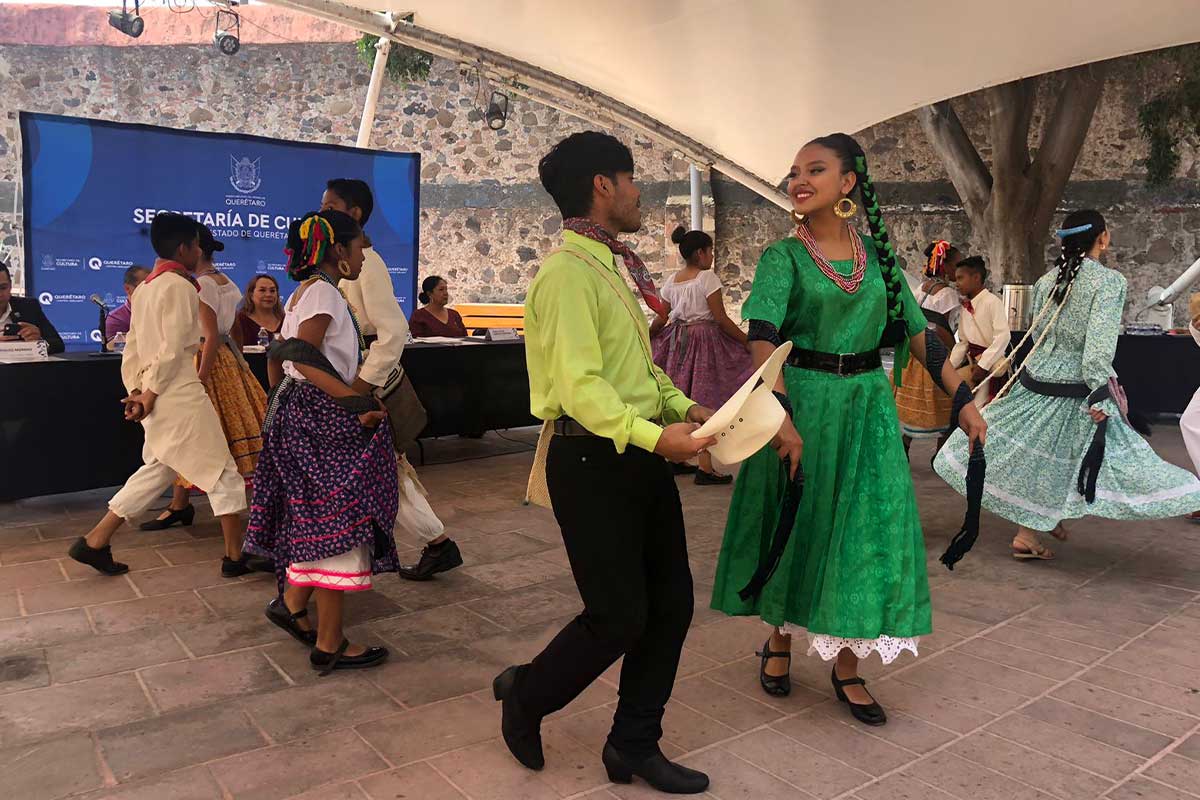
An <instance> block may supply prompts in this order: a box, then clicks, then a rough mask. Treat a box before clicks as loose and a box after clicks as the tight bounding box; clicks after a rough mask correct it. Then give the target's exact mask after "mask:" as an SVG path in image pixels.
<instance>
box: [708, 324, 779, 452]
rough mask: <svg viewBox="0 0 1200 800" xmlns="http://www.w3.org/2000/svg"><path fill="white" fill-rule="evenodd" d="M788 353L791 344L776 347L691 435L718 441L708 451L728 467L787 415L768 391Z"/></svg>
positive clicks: (767, 436) (757, 447) (755, 449)
mask: <svg viewBox="0 0 1200 800" xmlns="http://www.w3.org/2000/svg"><path fill="white" fill-rule="evenodd" d="M791 351H792V343H791V342H784V343H783V344H781V345H779V347H777V348H775V352H774V353H772V354H771V356H770V358H768V359H767V360H766V361H764V362H763V365H762V366H761V367H759V368H758V369H757V370H756V371H755V373H754V374H753V375H751V376H750V378H749V380H747V381H746V382H745V383H744V384H742V388H740V389H738V390H737V391H736V392H735V393H734V395H733V397H730V398H729V400H727V401H726V402H725V404H724V405H723V406H721V407H720V408H718V409H717V410H716V411H715V412H714V413H713V415H712V416H711V417H710V418H709V420H708V422H705V423H704V424H703V425H701V426H700V427H699V428H698V429H697V430H695V431H693V432H692V436H693V437H694V438H696V439H707V438H709V437H712V438H715V439H716V440H717V443H716V444H714V445H713V446H712V447H710V448H708V452H709V453H711V454H712V456H713V458H715V459H716V460H717V461H720V462H721V463H722V464H730V465H732V464H737V463H739V462H741V461H744V460H746V459H747V458H749V457H750V456H751V455H753V454H754V453H757V452H758V451H759V450H760V449H762V447H763V445H765V444H766V443H767V442H769V441H771V440H772V439H774V438H775V434H777V433H779V426H781V425H783V420H784V418H785V417H786V416H787V412H785V411H784V410H783V406H781V405H780V404H779V401H778V400H776V399H775V395H773V394H771V392H772V390H773V389H774V388H775V381H776V380H778V378H779V372H780V370H782V369H783V363H784V361H786V360H787V357H788V353H790V352H791ZM760 380H761V382H762V385H761V386H759V381H760ZM756 386H757V388H755V387H756Z"/></svg>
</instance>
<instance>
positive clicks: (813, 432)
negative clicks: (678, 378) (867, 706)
mask: <svg viewBox="0 0 1200 800" xmlns="http://www.w3.org/2000/svg"><path fill="white" fill-rule="evenodd" d="M866 250H867V261H868V263H867V273H866V277H865V279H864V280H863V283H862V286H861V287H860V288H859V290H858V292H856V293H855V294H853V295H851V294H847V293H846V292H844V291H842V290H841V289H840V288H838V287H837V285H835V284H834V283H833V281H831V280H830V279H829V278H827V277H825V276H824V275H823V274H822V273H821V271H820V270H819V269H818V267H817V265H816V264H815V263H813V260H812V258H811V257H810V256H809V254H808V251H807V249H805V247H804V245H803V244H802V243H801V242H800V241H799V240H798V239H796V238H795V237H792V238H788V239H784V240H783V241H780V242H776V243H775V244H773V245H771V246H770V247H769V248H767V250H766V252H764V253H763V255H762V258H761V260H760V261H759V263H758V271H757V273H756V275H755V277H754V287H753V289H752V290H751V293H750V297H749V299H748V300H747V301H746V304H745V306H744V307H743V308H742V316H743V317H744V318H746V319H753V320H762V321H764V322H769V323H771V324H773V325H775V326H776V327H777V328H778V329H779V333H780V337H781V338H782V339H783V340H789V339H790V340H791V341H792V342H793V343H794V344H795V346H796V347H800V348H806V349H809V350H819V351H822V352H826V353H861V352H865V351H868V350H873V349H875V348H876V347H878V346H879V339H880V336H881V335H882V333H883V328H884V324H885V322H886V321H887V309H886V290H885V289H884V283H883V276H882V274H881V272H880V268H879V262H878V261H877V259H876V257H875V250H874V248H873V247H871V246H870V244H869V243H868V245H867V247H866ZM833 266H834V267H835V268H836V269H837V270H838V272H840V273H841V274H843V275H849V274H850V271H851V268H852V266H853V264H852V262H850V261H835V262H833ZM903 292H904V296H903V302H904V316H905V319H906V321H907V325H908V333H909V335H910V336H913V335H916V334H917V333H920V332H921V331H922V330H923V329H924V327H925V316H924V314H923V313H922V311H921V308H920V306H919V305H918V304H917V301H916V299H915V298H914V297H913V295H912V292H911V290H910V289H909V288H908V285H907V283H906V284H905V285H904V288H903ZM784 381H785V382H786V384H787V393H788V396H789V399H790V400H791V403H792V406H793V409H794V411H795V417H794V422H795V424H796V429H797V430H798V431H799V432H800V436H801V437H802V438H803V439H804V455H803V459H802V463H803V466H804V473H805V484H804V497H803V500H802V501H801V503H800V509H799V513H798V514H797V515H796V522H795V527H794V529H793V532H792V537H791V540H790V541H789V542H788V545H787V548H786V549H785V550H784V553H783V557H782V559H781V560H780V562H779V566H778V567H777V569H776V570H775V573H774V575H773V576H772V578H771V580H770V581H769V582H768V583H767V585H766V587H765V589H764V590H763V592H762V594H761V596H760V597H759V598H757V599H756V600H751V601H743V600H742V599H741V598H739V597H738V590H739V589H741V588H742V587H743V586H745V584H746V582H747V581H748V580H749V579H750V576H751V575H752V574H753V573H754V571H755V569H756V568H757V567H758V564H759V561H760V559H763V558H765V556H766V554H767V551H768V549H769V547H770V544H771V538H772V534H773V532H774V528H775V524H776V521H777V519H778V515H779V505H780V498H781V497H782V495H783V490H784V485H785V482H786V476H785V475H784V474H783V471H782V467H781V464H780V460H779V457H778V455H776V453H775V451H774V450H772V449H771V448H770V447H766V448H763V450H761V451H759V452H758V453H756V454H755V455H753V456H751V457H750V458H749V459H747V460H746V462H745V463H744V464H743V465H742V468H741V471H740V473H739V474H738V480H737V485H736V486H735V487H734V491H733V500H732V502H731V504H730V508H729V518H728V522H727V523H726V528H725V540H724V544H723V546H722V548H721V554H720V559H719V561H718V564H717V573H716V579H715V586H714V587H713V599H712V607H713V608H715V609H717V610H720V611H724V612H725V613H726V614H731V615H752V614H753V615H758V616H759V617H761V618H762V620H763V621H764V622H767V623H769V624H771V625H776V626H780V627H784V628H787V629H789V630H793V631H797V632H799V630H800V629H803V631H804V632H806V633H807V634H808V637H809V653H813V652H816V653H818V654H819V655H820V656H821V657H822V658H824V659H826V660H829V659H831V658H833V657H835V656H836V655H837V653H838V651H839V650H841V649H842V648H843V647H850V648H851V649H853V650H854V652H855V653H856V654H858V655H859V657H866V656H867V655H869V654H870V652H871V651H872V650H877V651H878V652H879V655H880V657H881V658H882V659H883V661H884V662H885V663H888V662H890V661H892V660H893V659H894V658H895V657H896V656H897V655H899V653H900V652H901V651H902V650H910V651H912V653H913V654H914V655H915V654H916V652H917V639H918V637H920V636H921V635H923V634H927V633H929V632H930V631H931V629H932V628H931V620H930V616H931V613H930V606H929V584H928V580H927V577H926V573H925V542H924V539H923V537H922V535H921V523H920V519H919V518H918V516H917V503H916V498H915V497H914V495H913V483H912V477H911V475H910V473H909V469H908V460H907V458H906V457H905V454H904V445H903V443H902V442H901V439H900V423H899V420H898V419H897V417H896V404H895V401H894V400H893V398H892V385H891V383H890V382H889V380H888V376H887V374H886V373H885V372H884V371H883V370H882V369H876V370H872V371H870V372H866V373H862V374H859V375H852V376H847V377H840V376H838V375H834V374H831V373H828V372H818V371H813V370H806V369H799V368H794V367H787V368H785V370H784Z"/></svg>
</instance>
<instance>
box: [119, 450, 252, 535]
mask: <svg viewBox="0 0 1200 800" xmlns="http://www.w3.org/2000/svg"><path fill="white" fill-rule="evenodd" d="M175 476H176V473H175V470H173V469H171V468H170V467H168V466H167V465H166V464H164V463H162V462H161V461H159V460H158V459H156V458H154V457H152V456H151V457H149V458H148V460H147V461H146V463H145V464H143V465H142V466H141V468H140V469H138V471H137V472H135V473H133V474H132V475H130V476H129V480H127V481H125V485H124V486H122V487H121V491H119V492H117V493H116V494H115V495H113V498H112V500H109V501H108V509H109V511H111V512H113V513H114V514H116V515H117V516H118V517H120V518H121V519H126V520H127V519H130V518H132V517H136V516H137V515H139V514H141V513H142V512H144V511H146V510H147V509H148V508H150V506H152V505H153V504H154V502H155V501H156V500H157V499H158V498H159V497H161V496H162V494H163V492H165V491H166V490H167V488H168V487H169V486H171V484H172V483H174V482H175ZM201 488H204V487H201ZM208 502H209V504H210V505H211V506H212V512H213V516H216V517H220V516H223V515H225V514H236V513H238V512H239V511H244V510H245V509H246V481H245V479H244V478H243V477H242V476H241V475H240V474H238V471H237V464H236V463H234V460H233V456H229V460H228V461H226V462H225V468H224V469H222V470H221V475H220V477H218V478H217V483H216V485H215V486H213V487H212V488H211V489H209V490H208Z"/></svg>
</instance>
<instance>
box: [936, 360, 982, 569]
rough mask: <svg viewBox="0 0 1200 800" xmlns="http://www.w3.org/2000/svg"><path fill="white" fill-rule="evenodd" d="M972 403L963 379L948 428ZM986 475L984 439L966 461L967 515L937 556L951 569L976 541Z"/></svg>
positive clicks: (976, 444)
mask: <svg viewBox="0 0 1200 800" xmlns="http://www.w3.org/2000/svg"><path fill="white" fill-rule="evenodd" d="M970 402H971V390H970V388H969V387H968V386H967V383H966V381H963V382H962V383H960V384H959V385H958V391H956V392H955V393H954V405H953V406H952V407H951V411H950V429H951V430H954V429H955V428H957V427H958V415H959V414H960V413H961V412H962V410H963V408H964V407H965V406H966V405H967V403H970ZM986 474H987V460H986V459H985V458H984V455H983V442H976V443H975V447H974V449H972V450H971V457H970V458H969V459H968V460H967V514H966V516H965V517H964V518H963V524H962V528H961V529H959V531H958V533H956V534H955V535H954V538H953V539H951V540H950V545H949V547H947V548H946V552H944V553H942V557H941V558H940V559H939V560H940V561H941V562H942V563H943V564H945V565H946V569H949V570H953V569H954V565H955V564H957V563H958V562H959V561H961V560H962V557H963V556H965V555H966V554H967V553H968V552H970V550H971V547H972V546H973V545H974V544H975V540H976V539H977V538H979V511H980V508H981V507H982V505H983V483H984V476H985V475H986Z"/></svg>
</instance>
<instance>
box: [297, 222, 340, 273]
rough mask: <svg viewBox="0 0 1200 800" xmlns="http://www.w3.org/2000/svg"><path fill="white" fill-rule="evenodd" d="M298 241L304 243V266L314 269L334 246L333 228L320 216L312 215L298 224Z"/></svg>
mask: <svg viewBox="0 0 1200 800" xmlns="http://www.w3.org/2000/svg"><path fill="white" fill-rule="evenodd" d="M300 239H301V240H302V241H303V242H304V250H303V251H302V255H303V257H304V263H305V265H307V266H310V267H315V266H317V265H318V264H320V263H321V262H322V261H324V260H325V253H326V252H328V250H329V246H330V245H331V244H334V238H333V226H332V225H330V224H329V220H327V219H325V218H324V217H322V216H321V215H320V214H313V215H312V216H311V217H308V218H307V219H305V220H304V221H303V222H301V223H300ZM289 255H290V254H289Z"/></svg>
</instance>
